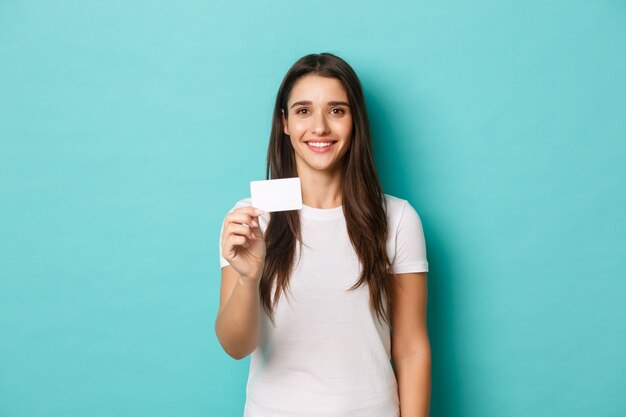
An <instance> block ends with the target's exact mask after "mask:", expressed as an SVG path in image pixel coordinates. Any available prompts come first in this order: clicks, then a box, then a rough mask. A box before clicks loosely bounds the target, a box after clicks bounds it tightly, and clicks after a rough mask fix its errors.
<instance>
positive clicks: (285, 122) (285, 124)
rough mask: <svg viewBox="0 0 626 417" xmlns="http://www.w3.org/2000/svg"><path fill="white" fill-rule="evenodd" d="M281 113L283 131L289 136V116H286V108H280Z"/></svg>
mask: <svg viewBox="0 0 626 417" xmlns="http://www.w3.org/2000/svg"><path fill="white" fill-rule="evenodd" d="M280 113H281V116H282V119H283V132H284V133H285V135H287V136H289V128H288V127H287V118H286V117H285V110H283V109H280Z"/></svg>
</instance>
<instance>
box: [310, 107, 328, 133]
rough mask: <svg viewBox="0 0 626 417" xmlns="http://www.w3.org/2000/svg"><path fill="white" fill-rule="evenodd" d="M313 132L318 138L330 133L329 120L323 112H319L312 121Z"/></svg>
mask: <svg viewBox="0 0 626 417" xmlns="http://www.w3.org/2000/svg"><path fill="white" fill-rule="evenodd" d="M312 123H313V124H312V126H311V131H312V132H313V134H315V135H317V136H321V135H324V134H326V133H328V120H326V115H325V114H324V112H323V111H321V112H317V113H316V114H315V116H314V117H313V120H312Z"/></svg>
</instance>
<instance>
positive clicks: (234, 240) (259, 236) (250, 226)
mask: <svg viewBox="0 0 626 417" xmlns="http://www.w3.org/2000/svg"><path fill="white" fill-rule="evenodd" d="M261 214H263V211H262V210H259V209H255V208H254V207H252V206H246V207H239V208H236V209H235V210H233V211H232V212H231V213H229V214H227V215H226V219H225V220H224V231H223V232H222V256H223V257H224V258H225V259H226V260H227V261H228V262H230V264H231V266H232V267H233V268H234V269H235V270H236V271H237V272H239V274H240V275H241V276H242V277H244V278H245V279H248V280H253V281H257V282H258V281H260V280H261V276H262V275H263V267H264V266H265V240H264V239H263V233H262V232H261V228H260V227H259V221H258V217H259V216H260V215H261Z"/></svg>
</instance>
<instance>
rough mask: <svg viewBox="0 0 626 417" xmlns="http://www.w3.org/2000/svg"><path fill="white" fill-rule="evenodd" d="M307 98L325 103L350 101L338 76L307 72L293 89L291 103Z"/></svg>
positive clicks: (290, 95) (290, 96)
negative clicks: (331, 76)
mask: <svg viewBox="0 0 626 417" xmlns="http://www.w3.org/2000/svg"><path fill="white" fill-rule="evenodd" d="M300 100H307V101H312V102H314V103H315V102H321V103H325V102H327V101H348V94H347V93H346V89H345V88H344V86H343V84H342V83H341V81H339V80H338V79H336V78H330V77H322V76H319V75H316V74H307V75H304V76H302V77H300V78H299V79H298V80H297V81H296V82H295V84H294V85H293V87H292V89H291V93H290V94H289V100H287V101H288V102H289V103H293V102H294V101H300Z"/></svg>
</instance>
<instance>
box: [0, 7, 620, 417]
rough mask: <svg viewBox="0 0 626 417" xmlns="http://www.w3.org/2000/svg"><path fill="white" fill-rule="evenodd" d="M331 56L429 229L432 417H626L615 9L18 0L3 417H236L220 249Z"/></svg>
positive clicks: (9, 46) (0, 295)
mask: <svg viewBox="0 0 626 417" xmlns="http://www.w3.org/2000/svg"><path fill="white" fill-rule="evenodd" d="M323 51H329V52H333V53H336V54H339V55H340V56H342V57H344V58H345V59H346V60H347V61H348V62H350V63H351V64H352V65H353V67H354V68H355V69H356V71H357V73H358V74H359V76H360V78H361V81H362V83H363V85H364V88H365V91H366V97H367V104H368V106H369V107H368V108H369V111H370V115H371V119H372V125H373V131H374V136H375V150H376V159H377V163H378V167H379V169H380V174H381V177H382V180H383V186H384V188H385V191H386V192H387V193H389V194H392V195H396V196H398V197H401V198H405V199H408V200H409V201H410V202H411V203H412V204H413V205H414V207H416V209H417V210H418V212H419V213H420V216H421V217H422V221H423V224H424V230H425V236H426V241H427V252H428V260H429V262H430V273H429V327H430V334H431V343H432V348H433V397H432V413H431V415H432V416H438V417H447V416H454V417H502V416H507V417H518V416H519V417H522V416H524V417H526V416H529V415H532V416H534V417H543V416H545V417H554V416H568V417H577V416H615V417H617V416H624V415H626V400H625V399H624V396H623V394H624V387H625V386H626V361H625V360H624V359H625V352H626V312H625V308H624V295H625V293H626V280H625V279H624V278H625V274H624V265H623V263H624V259H625V257H626V239H625V236H626V210H625V206H626V193H625V191H624V189H625V183H626V181H625V180H626V168H625V163H624V161H625V160H626V3H624V2H623V1H608V0H605V1H580V0H575V1H572V0H568V1H565V0H559V1H550V2H546V1H536V0H531V1H525V2H519V1H495V0H475V1H473V2H449V1H439V2H426V1H413V2H395V3H384V2H374V1H369V2H368V1H366V2H364V1H363V0H361V1H339V2H304V3H302V2H292V1H272V2H252V1H250V2H236V1H229V2H226V1H219V2H208V1H187V2H181V3H178V4H177V5H173V4H171V2H165V1H158V0H157V1H135V2H126V1H124V2H123V1H119V0H117V1H108V2H95V1H72V2H70V1H55V2H48V1H12V0H3V1H2V2H1V3H0V195H1V204H0V258H1V259H0V415H1V416H3V417H14V416H20V417H21V416H28V417H38V416H64V417H73V416H76V417H79V416H80V417H85V416H89V417H91V416H116V417H124V416H129V417H131V416H132V417H137V416H150V417H158V416H219V417H222V416H224V417H231V416H232V417H236V416H241V415H242V411H243V405H244V400H245V383H246V377H247V371H248V364H249V359H245V360H242V361H235V360H234V359H232V358H230V357H229V356H228V355H226V354H225V353H224V352H223V351H222V349H221V347H220V345H219V343H218V341H217V338H216V336H215V333H214V330H213V324H214V320H215V317H216V314H217V308H218V297H219V284H220V269H219V262H218V247H219V246H218V245H219V227H220V224H221V221H222V219H223V217H224V215H225V214H226V211H227V210H228V209H229V208H231V207H232V206H233V204H234V203H235V202H236V201H237V200H238V199H240V198H243V197H247V196H248V194H249V189H248V181H250V180H253V179H263V176H264V162H265V152H266V146H267V141H268V136H269V128H270V117H271V110H272V105H273V101H274V98H275V94H276V91H277V89H278V86H279V84H280V81H281V79H282V77H283V75H284V74H285V72H286V71H287V69H288V68H289V67H290V66H291V64H292V63H293V62H294V61H295V60H296V59H297V58H299V57H300V56H302V55H305V54H307V53H311V52H323Z"/></svg>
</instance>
